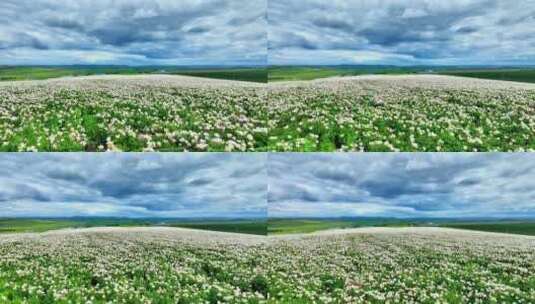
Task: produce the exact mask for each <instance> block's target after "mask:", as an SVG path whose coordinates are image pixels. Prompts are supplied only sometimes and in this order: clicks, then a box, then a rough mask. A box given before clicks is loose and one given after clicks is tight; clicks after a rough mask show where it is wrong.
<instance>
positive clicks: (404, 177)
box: [268, 153, 535, 217]
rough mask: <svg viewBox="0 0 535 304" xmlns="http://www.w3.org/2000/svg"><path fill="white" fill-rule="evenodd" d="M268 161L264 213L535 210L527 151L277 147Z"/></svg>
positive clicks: (521, 213)
mask: <svg viewBox="0 0 535 304" xmlns="http://www.w3.org/2000/svg"><path fill="white" fill-rule="evenodd" d="M268 164H269V171H268V172H269V173H268V175H269V177H268V178H269V193H268V205H269V213H270V216H304V217H306V216H316V217H317V216H351V215H358V216H394V217H450V216H451V217H477V216H500V215H501V214H505V213H507V214H508V216H516V217H525V216H535V201H534V197H535V157H533V156H532V155H529V154H477V153H475V154H462V153H461V154H456V153H451V154H449V153H441V154H425V153H422V154H421V153H407V154H388V153H385V154H364V155H362V154H348V155H342V154H306V155H304V154H277V155H270V156H269V162H268ZM511 168H514V169H511ZM520 168H522V169H520Z"/></svg>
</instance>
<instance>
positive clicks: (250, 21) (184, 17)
mask: <svg viewBox="0 0 535 304" xmlns="http://www.w3.org/2000/svg"><path fill="white" fill-rule="evenodd" d="M0 11H1V12H2V13H1V14H0V64H130V65H148V64H154V65H158V64H171V65H263V64H265V63H266V56H267V53H266V45H267V33H266V26H267V23H266V21H267V20H266V1H265V0H251V1H234V0H192V1H176V0H116V1H108V0H66V1H59V0H5V1H1V2H0Z"/></svg>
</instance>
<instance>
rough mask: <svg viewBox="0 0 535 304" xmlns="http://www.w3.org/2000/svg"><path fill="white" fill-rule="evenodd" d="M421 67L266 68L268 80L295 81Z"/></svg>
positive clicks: (404, 71) (410, 70) (402, 71)
mask: <svg viewBox="0 0 535 304" xmlns="http://www.w3.org/2000/svg"><path fill="white" fill-rule="evenodd" d="M420 70H421V69H414V68H404V67H393V66H392V67H380V66H377V67H375V66H369V67H351V66H347V67H329V66H317V67H300V66H294V67H292V66H279V67H277V66H272V67H269V68H268V81H269V82H277V81H297V80H314V79H319V78H327V77H335V76H337V77H344V76H358V75H369V74H378V75H401V74H413V73H416V72H418V71H420Z"/></svg>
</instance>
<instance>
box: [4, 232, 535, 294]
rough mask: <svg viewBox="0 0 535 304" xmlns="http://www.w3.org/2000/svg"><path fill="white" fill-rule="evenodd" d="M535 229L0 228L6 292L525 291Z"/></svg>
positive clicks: (531, 278) (532, 267)
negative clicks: (276, 232) (527, 232)
mask: <svg viewBox="0 0 535 304" xmlns="http://www.w3.org/2000/svg"><path fill="white" fill-rule="evenodd" d="M533 299H535V238H534V237H529V236H519V235H506V234H494V233H484V232H474V231H462V230H454V229H445V228H362V229H354V230H344V231H327V232H320V233H316V234H309V235H287V236H272V237H267V238H266V237H262V236H253V235H237V234H229V233H218V232H208V231H193V230H187V229H174V228H91V229H85V230H63V231H53V232H46V233H42V234H10V235H0V302H2V303H4V302H5V303H21V302H26V303H69V301H70V303H85V302H91V303H106V302H107V301H112V300H113V303H533Z"/></svg>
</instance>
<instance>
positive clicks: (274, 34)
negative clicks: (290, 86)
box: [268, 0, 535, 65]
mask: <svg viewBox="0 0 535 304" xmlns="http://www.w3.org/2000/svg"><path fill="white" fill-rule="evenodd" d="M296 11H298V12H299V14H295V12H296ZM534 15H535V2H534V1H516V2H514V3H513V2H511V1H505V0H455V1H439V0H400V1H367V0H356V1H344V0H332V1H320V0H306V1H302V0H271V1H269V4H268V18H269V26H268V27H269V30H268V32H269V40H270V41H269V63H270V64H363V63H364V64H399V65H410V64H458V65H476V64H519V65H521V64H533V62H534V60H535V36H534V35H532V33H531V32H532V31H531V28H533V27H535V18H533V16H534ZM520 37H522V38H520ZM358 53H361V54H363V53H364V54H375V55H374V56H368V57H366V56H364V57H359V56H357V54H358ZM351 54H355V55H354V56H351Z"/></svg>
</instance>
